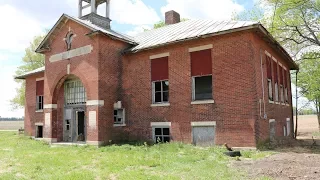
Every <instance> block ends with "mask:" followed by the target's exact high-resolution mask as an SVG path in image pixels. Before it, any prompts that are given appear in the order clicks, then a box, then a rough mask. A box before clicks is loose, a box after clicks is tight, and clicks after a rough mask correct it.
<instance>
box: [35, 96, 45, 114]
mask: <svg viewBox="0 0 320 180" xmlns="http://www.w3.org/2000/svg"><path fill="white" fill-rule="evenodd" d="M43 100H44V96H43V95H41V96H36V111H42V110H43V105H44V101H43Z"/></svg>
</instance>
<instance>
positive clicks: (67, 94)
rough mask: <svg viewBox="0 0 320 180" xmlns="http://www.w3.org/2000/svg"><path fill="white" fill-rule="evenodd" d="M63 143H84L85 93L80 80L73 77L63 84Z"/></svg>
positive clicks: (69, 77)
mask: <svg viewBox="0 0 320 180" xmlns="http://www.w3.org/2000/svg"><path fill="white" fill-rule="evenodd" d="M62 88H63V92H64V93H63V94H64V98H63V100H64V110H63V141H64V142H85V141H86V137H87V136H86V122H85V112H86V102H87V93H86V89H85V87H84V85H83V84H82V82H81V80H80V79H79V78H78V77H76V76H73V75H70V76H68V77H67V79H66V80H65V81H64V84H63V87H62Z"/></svg>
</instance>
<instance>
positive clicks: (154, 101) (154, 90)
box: [152, 80, 170, 104]
mask: <svg viewBox="0 0 320 180" xmlns="http://www.w3.org/2000/svg"><path fill="white" fill-rule="evenodd" d="M158 82H160V83H161V91H157V92H161V102H156V85H155V83H158ZM162 82H168V83H169V84H168V91H164V90H163V85H162ZM165 92H167V93H168V101H163V93H165ZM169 93H170V82H169V80H160V81H153V82H152V104H169V101H170V100H169V99H170V94H169Z"/></svg>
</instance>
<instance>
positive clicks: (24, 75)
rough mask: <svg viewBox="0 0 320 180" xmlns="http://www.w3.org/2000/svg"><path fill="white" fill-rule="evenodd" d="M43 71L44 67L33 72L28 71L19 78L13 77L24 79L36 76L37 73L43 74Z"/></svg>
mask: <svg viewBox="0 0 320 180" xmlns="http://www.w3.org/2000/svg"><path fill="white" fill-rule="evenodd" d="M44 70H45V67H44V66H43V67H41V68H38V69H35V70H33V71H29V72H26V73H24V74H21V75H20V76H17V77H15V79H25V78H26V77H27V76H30V75H32V74H37V73H41V72H44Z"/></svg>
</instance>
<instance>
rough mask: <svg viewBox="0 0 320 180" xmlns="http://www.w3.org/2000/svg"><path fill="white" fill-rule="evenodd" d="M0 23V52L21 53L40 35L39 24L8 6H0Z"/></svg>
mask: <svg viewBox="0 0 320 180" xmlns="http://www.w3.org/2000/svg"><path fill="white" fill-rule="evenodd" d="M0 21H1V24H2V25H3V26H2V27H1V28H0V39H1V41H0V50H7V51H12V52H16V51H22V50H24V49H25V48H26V47H27V46H28V45H29V43H30V41H31V40H32V38H33V37H34V36H36V35H39V34H40V33H42V28H41V26H40V23H38V22H37V21H36V20H34V19H32V18H30V17H28V16H26V15H25V14H22V13H20V12H19V11H18V10H17V9H15V8H14V7H12V6H10V5H2V6H0Z"/></svg>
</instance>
